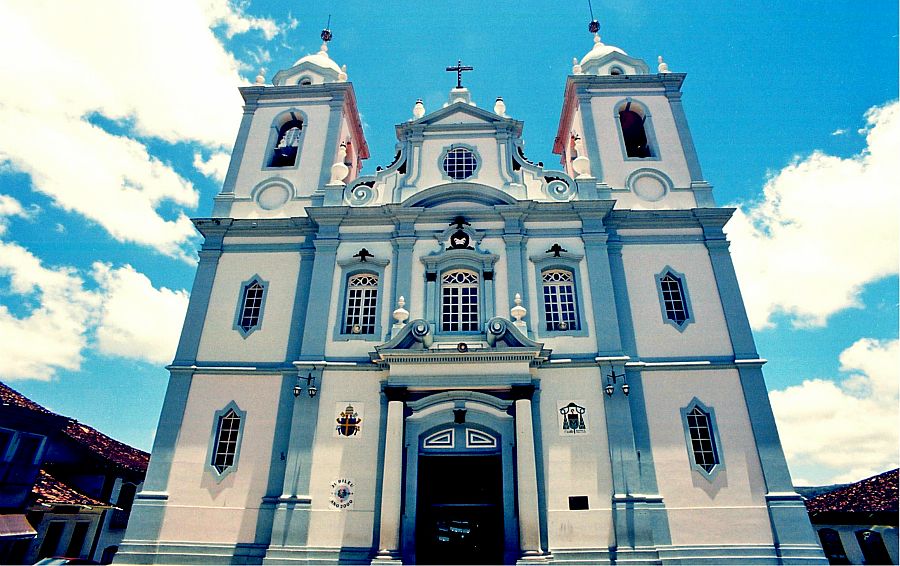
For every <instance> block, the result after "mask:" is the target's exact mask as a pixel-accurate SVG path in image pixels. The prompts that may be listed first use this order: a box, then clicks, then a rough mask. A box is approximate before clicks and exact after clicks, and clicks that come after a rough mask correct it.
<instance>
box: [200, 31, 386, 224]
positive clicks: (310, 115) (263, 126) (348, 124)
mask: <svg viewBox="0 0 900 566" xmlns="http://www.w3.org/2000/svg"><path fill="white" fill-rule="evenodd" d="M322 39H323V42H322V46H321V47H320V48H319V51H318V53H314V54H311V55H306V56H305V57H302V58H300V59H299V60H298V61H297V62H296V63H294V64H293V65H292V66H291V67H290V68H289V69H284V70H281V71H279V72H278V73H276V74H275V77H274V78H273V80H272V85H267V84H265V78H264V77H263V75H262V72H261V73H260V75H259V76H257V77H256V83H255V84H254V85H252V86H247V87H242V88H241V89H240V92H241V96H242V97H243V98H244V115H243V118H242V119H241V125H240V129H239V131H238V134H237V139H236V140H235V143H234V150H233V152H232V156H231V165H230V166H229V168H228V173H227V175H226V177H225V183H224V184H223V186H222V191H221V193H219V195H218V196H216V198H215V204H214V206H213V216H215V217H228V218H274V217H278V218H285V217H292V216H305V215H306V213H305V211H304V209H305V207H307V206H311V205H312V206H315V205H321V204H323V203H325V202H326V200H327V199H326V195H327V194H328V193H329V192H335V191H337V192H341V193H342V192H343V188H344V186H345V184H346V183H348V182H350V181H352V180H353V179H355V178H356V177H357V176H358V175H359V172H360V169H362V161H363V160H364V159H367V158H368V157H369V148H368V145H367V144H366V139H365V136H364V135H363V130H362V122H361V121H360V118H359V111H358V110H357V108H356V95H355V94H354V91H353V85H351V84H350V83H349V82H347V66H346V65H344V66H343V67H341V66H338V64H337V63H335V62H334V61H333V60H332V59H331V57H329V56H328V41H330V40H331V31H330V30H328V29H325V30H323V31H322Z"/></svg>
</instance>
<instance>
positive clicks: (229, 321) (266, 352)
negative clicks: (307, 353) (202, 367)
mask: <svg viewBox="0 0 900 566" xmlns="http://www.w3.org/2000/svg"><path fill="white" fill-rule="evenodd" d="M299 268H300V254H299V253H296V252H265V253H263V252H258V253H235V252H230V253H223V254H222V256H221V257H220V258H219V266H218V269H217V271H216V279H215V282H214V283H213V288H212V293H211V296H210V301H209V310H208V311H207V313H206V321H205V322H204V324H203V333H202V335H201V338H200V347H199V349H198V352H197V359H198V360H199V361H213V362H280V361H284V358H285V352H286V351H287V340H288V335H289V334H290V325H291V315H292V313H293V311H294V295H295V293H296V290H297V276H298V273H299ZM254 275H259V277H260V278H262V279H263V280H264V281H266V282H267V283H268V287H267V289H266V298H265V304H264V305H263V311H262V317H261V319H260V320H261V324H260V327H259V328H258V329H256V330H255V331H253V332H252V333H251V334H249V335H248V336H246V337H243V336H242V335H241V333H240V332H239V331H237V330H235V328H234V322H235V315H236V313H237V309H238V303H239V301H240V300H241V296H242V292H243V285H242V284H243V283H244V282H245V281H247V280H249V279H250V278H251V277H253V276H254Z"/></svg>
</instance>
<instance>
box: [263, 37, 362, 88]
mask: <svg viewBox="0 0 900 566" xmlns="http://www.w3.org/2000/svg"><path fill="white" fill-rule="evenodd" d="M346 80H347V66H346V65H344V66H343V67H341V66H339V65H338V64H337V63H335V62H334V60H333V59H332V58H331V57H329V56H328V44H327V43H325V42H323V43H322V46H321V47H320V48H319V51H318V52H317V53H311V54H309V55H306V56H304V57H301V58H300V59H297V61H296V62H295V63H294V64H293V65H292V66H291V68H290V69H284V70H282V71H278V73H276V75H275V78H274V79H272V84H274V85H275V86H288V85H300V86H304V85H313V84H323V83H334V82H343V81H346Z"/></svg>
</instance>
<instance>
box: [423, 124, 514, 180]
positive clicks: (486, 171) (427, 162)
mask: <svg viewBox="0 0 900 566" xmlns="http://www.w3.org/2000/svg"><path fill="white" fill-rule="evenodd" d="M456 143H462V144H465V145H466V146H469V147H474V148H475V149H476V154H477V159H478V162H479V165H478V167H477V169H476V171H475V174H474V175H473V176H471V177H469V178H468V179H464V180H462V181H461V182H464V183H481V184H484V185H490V186H492V187H502V186H503V185H504V183H503V181H502V180H501V178H500V169H499V163H498V162H497V140H496V139H495V138H494V134H493V132H470V133H466V132H459V134H458V135H455V136H453V137H452V138H450V137H446V136H445V135H440V136H438V135H436V134H430V133H428V132H426V133H425V140H424V141H423V142H422V149H421V151H420V152H417V154H416V156H417V157H418V158H419V159H420V161H419V164H418V167H419V169H420V170H421V175H420V176H419V178H418V180H417V181H416V188H417V189H419V190H421V189H427V188H429V187H433V186H435V185H442V184H445V183H451V182H455V181H453V179H449V178H447V177H446V176H445V175H443V172H444V170H443V168H442V164H441V156H442V155H443V153H444V150H446V149H447V148H449V147H450V146H451V145H453V144H456Z"/></svg>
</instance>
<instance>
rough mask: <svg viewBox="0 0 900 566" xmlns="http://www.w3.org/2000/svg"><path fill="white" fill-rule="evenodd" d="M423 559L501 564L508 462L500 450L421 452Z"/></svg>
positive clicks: (419, 547) (419, 539)
mask: <svg viewBox="0 0 900 566" xmlns="http://www.w3.org/2000/svg"><path fill="white" fill-rule="evenodd" d="M418 476H419V481H418V497H417V505H416V507H417V509H416V557H417V562H418V563H419V564H502V563H503V550H504V530H503V468H502V461H501V456H500V455H499V454H495V455H489V456H488V455H485V456H481V455H449V454H448V455H433V456H432V455H421V456H419V466H418Z"/></svg>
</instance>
